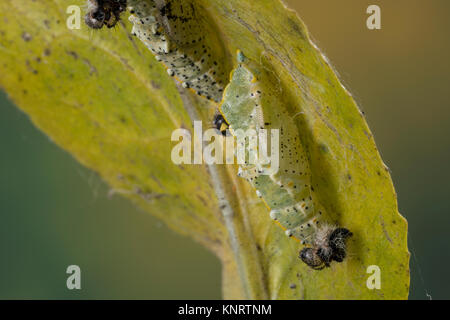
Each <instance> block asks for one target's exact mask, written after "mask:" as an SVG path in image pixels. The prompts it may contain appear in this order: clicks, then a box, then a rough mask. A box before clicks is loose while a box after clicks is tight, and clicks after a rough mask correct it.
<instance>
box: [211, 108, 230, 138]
mask: <svg viewBox="0 0 450 320" xmlns="http://www.w3.org/2000/svg"><path fill="white" fill-rule="evenodd" d="M213 124H214V127H215V128H216V129H217V130H218V131H219V132H220V133H221V134H222V135H223V136H227V135H228V127H229V124H228V123H227V121H226V120H225V118H224V117H223V115H221V114H220V113H217V114H216V115H215V116H214V120H213Z"/></svg>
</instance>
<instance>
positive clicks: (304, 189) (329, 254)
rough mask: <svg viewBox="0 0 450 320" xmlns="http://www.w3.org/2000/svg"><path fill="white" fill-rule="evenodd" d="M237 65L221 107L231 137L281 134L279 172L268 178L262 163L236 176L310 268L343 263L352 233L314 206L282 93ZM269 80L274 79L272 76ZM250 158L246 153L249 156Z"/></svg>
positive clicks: (249, 65)
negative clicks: (246, 183)
mask: <svg viewBox="0 0 450 320" xmlns="http://www.w3.org/2000/svg"><path fill="white" fill-rule="evenodd" d="M237 56H238V66H237V67H236V68H235V69H234V70H233V72H232V74H231V80H230V83H229V84H228V85H227V87H226V88H225V92H224V96H223V101H222V104H221V106H220V107H219V109H220V111H221V113H222V114H223V116H224V118H225V120H226V121H227V122H228V124H229V129H230V132H231V133H232V134H233V135H235V136H236V137H237V138H239V137H238V136H237V135H238V133H239V134H241V133H242V132H248V130H255V131H256V132H257V133H258V132H259V131H260V130H261V129H272V130H273V129H275V130H278V131H279V141H280V145H279V168H278V171H276V173H271V174H268V171H267V170H265V169H266V165H265V164H260V163H258V160H257V161H256V163H253V164H250V163H245V164H242V165H240V167H239V173H238V175H239V176H240V177H242V178H244V179H246V180H248V181H249V183H250V184H251V185H252V186H253V188H255V191H256V194H257V195H258V196H259V197H260V198H262V200H263V201H264V203H265V204H266V206H267V207H268V209H269V210H270V211H269V214H270V217H271V219H272V220H275V221H276V222H277V223H278V224H279V225H280V226H281V227H282V228H283V229H284V230H285V233H286V235H287V236H289V237H293V238H296V239H298V240H300V241H301V242H302V243H303V244H306V245H307V246H308V247H306V248H304V249H303V250H302V251H301V252H300V254H299V257H300V258H301V260H302V261H303V262H305V263H306V264H307V265H309V266H310V267H312V268H314V269H321V268H323V267H326V266H329V265H330V263H331V261H337V262H342V261H343V260H344V258H345V255H346V247H345V245H346V239H347V238H348V237H350V236H351V235H352V234H351V232H350V231H348V230H347V229H345V228H339V227H337V226H334V225H332V224H330V223H329V219H328V217H326V215H325V214H322V209H321V208H320V207H319V206H318V204H317V201H316V199H315V198H316V196H315V194H314V189H313V186H312V183H311V170H310V167H309V162H308V161H309V160H308V157H307V153H306V150H305V148H304V147H303V145H302V143H301V141H300V138H299V135H298V131H297V130H298V129H297V127H296V125H295V123H294V120H293V118H292V117H291V116H290V115H289V114H288V112H287V111H286V110H285V109H284V108H283V105H282V103H281V102H280V93H279V91H278V90H277V88H276V87H274V86H273V82H270V81H267V82H265V83H263V82H262V81H259V78H260V77H261V78H264V79H266V80H267V79H270V78H271V75H270V74H269V73H268V72H267V71H266V70H265V69H264V68H262V67H261V66H259V65H258V64H256V63H254V62H252V61H250V60H249V59H247V58H246V57H245V56H244V55H243V54H242V52H240V51H239V52H238V54H237ZM272 77H273V76H272ZM247 153H248V152H247Z"/></svg>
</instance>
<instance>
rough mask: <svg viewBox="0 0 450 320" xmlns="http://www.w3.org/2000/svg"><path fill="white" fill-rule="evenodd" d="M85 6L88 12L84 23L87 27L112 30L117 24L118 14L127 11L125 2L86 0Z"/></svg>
mask: <svg viewBox="0 0 450 320" xmlns="http://www.w3.org/2000/svg"><path fill="white" fill-rule="evenodd" d="M87 5H88V12H87V13H86V16H85V17H84V21H85V23H86V25H87V26H88V27H90V28H92V29H101V28H102V27H103V26H107V27H108V28H112V27H114V26H115V25H116V24H117V22H119V20H120V14H121V13H122V12H124V11H125V10H126V9H127V0H88V2H87Z"/></svg>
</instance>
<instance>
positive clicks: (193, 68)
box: [128, 0, 229, 102]
mask: <svg viewBox="0 0 450 320" xmlns="http://www.w3.org/2000/svg"><path fill="white" fill-rule="evenodd" d="M128 5H129V8H130V11H131V12H132V14H133V15H131V16H130V21H131V22H132V23H133V30H132V33H133V34H134V35H136V36H137V37H138V38H139V39H140V40H141V41H142V42H143V43H144V44H145V46H146V47H147V48H148V49H149V50H150V51H151V52H152V53H153V54H154V55H155V56H156V59H157V60H159V61H161V62H162V63H164V65H165V66H166V67H167V72H168V74H169V75H170V76H175V77H176V78H177V79H178V80H179V81H180V82H181V83H182V86H183V87H185V88H191V89H192V90H194V91H195V92H196V93H197V94H199V95H201V96H204V97H206V98H208V99H210V100H213V101H216V102H219V101H220V100H221V99H222V94H223V88H224V86H225V84H226V81H227V74H228V72H229V71H228V70H226V68H225V67H224V66H223V65H221V64H219V62H222V63H223V61H227V60H226V59H225V54H224V52H223V50H222V47H221V45H220V43H219V41H217V39H211V38H210V37H206V36H205V30H204V28H205V27H204V23H205V19H204V17H203V16H200V15H199V13H198V12H197V10H196V6H194V5H193V2H192V0H185V1H175V0H158V1H155V0H129V1H128ZM211 29H212V28H211Z"/></svg>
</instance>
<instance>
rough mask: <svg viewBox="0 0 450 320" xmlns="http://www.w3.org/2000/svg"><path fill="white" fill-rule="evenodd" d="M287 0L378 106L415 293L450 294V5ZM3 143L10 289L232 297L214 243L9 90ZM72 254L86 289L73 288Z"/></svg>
mask: <svg viewBox="0 0 450 320" xmlns="http://www.w3.org/2000/svg"><path fill="white" fill-rule="evenodd" d="M286 3H287V4H288V5H289V6H290V7H291V8H294V9H296V10H297V12H298V13H299V15H300V17H301V18H302V19H303V21H304V22H305V24H306V25H307V27H308V28H309V30H310V32H311V34H312V36H313V38H314V39H315V42H316V44H317V45H318V46H319V47H320V48H321V49H322V50H323V51H324V52H325V54H326V55H327V56H328V58H329V59H330V61H331V63H332V64H333V65H334V66H335V68H336V70H337V72H338V73H339V74H340V76H341V79H342V81H343V83H344V85H345V86H346V87H347V88H348V89H349V90H350V91H351V92H352V93H353V95H354V97H355V99H356V101H357V102H358V103H359V105H360V108H361V109H362V110H363V111H364V112H365V114H366V119H367V122H368V123H369V126H370V128H371V130H372V132H373V134H374V136H375V140H376V142H377V145H378V148H379V150H380V152H381V155H382V157H383V159H384V161H385V163H386V165H387V166H388V167H389V168H390V169H391V171H392V173H391V174H392V178H393V181H394V185H395V187H396V191H397V194H398V201H399V209H400V212H401V213H402V214H403V215H404V216H405V217H406V218H407V219H408V222H409V249H410V251H411V254H412V256H411V293H410V298H412V299H427V298H428V296H427V294H429V295H431V296H432V297H433V299H448V298H450V293H448V291H449V290H450V275H449V274H448V272H447V269H448V265H449V264H450V203H449V201H448V198H449V192H450V170H449V165H450V90H449V89H450V88H449V84H450V61H449V52H450V42H449V38H450V20H449V19H448V13H449V12H450V10H449V9H450V1H448V0H429V1H424V0H397V1H389V0H384V1H380V0H378V1H376V0H373V1H364V0H342V1H335V0H314V1H313V0H308V1H307V0H287V1H286ZM370 4H377V5H379V6H380V8H381V21H382V29H381V30H374V31H371V30H368V29H367V28H366V22H365V21H366V18H367V16H368V15H367V14H366V8H367V7H368V6H369V5H370ZM0 145H1V150H2V154H1V156H0V177H1V183H0V213H1V221H0V298H3V299H5V298H12V299H15V298H25V299H31V298H40V299H58V298H60V299H78V298H86V299H108V298H109V299H115V298H125V299H130V298H135V299H220V298H221V268H220V264H219V261H218V260H217V259H216V258H215V257H214V256H213V255H212V254H211V253H210V252H208V251H207V250H206V249H204V248H203V247H201V246H199V245H197V244H196V243H194V242H193V241H191V240H189V239H186V238H185V237H182V236H179V235H177V234H175V233H174V232H172V231H170V230H168V228H167V227H165V226H164V225H163V224H161V223H159V222H158V221H157V220H156V219H155V218H153V217H151V216H149V215H148V214H146V213H144V212H141V211H139V210H138V209H136V208H135V207H133V206H132V205H131V204H130V203H129V202H128V201H126V200H124V199H122V198H120V197H118V196H113V197H108V187H107V186H106V185H105V184H104V183H103V182H102V181H101V180H100V179H99V177H98V176H97V175H96V174H95V173H93V172H90V171H89V170H87V169H85V168H83V167H81V166H80V165H79V164H78V163H76V162H75V160H74V159H73V158H72V157H71V156H70V155H69V154H67V153H66V152H64V151H63V150H61V149H59V148H58V147H56V146H55V145H54V144H53V143H52V142H51V141H50V140H49V139H48V138H47V137H46V136H44V135H43V134H42V133H41V132H39V131H38V130H37V129H36V128H34V126H33V125H32V124H31V123H30V121H29V119H28V117H27V116H26V115H24V114H23V113H22V112H20V111H19V110H18V109H16V108H15V107H14V105H13V104H12V103H11V102H9V101H8V100H7V97H6V95H5V93H3V92H0ZM71 264H76V265H79V266H80V267H81V270H82V290H80V291H77V290H74V291H69V290H67V289H66V278H67V275H66V273H65V270H66V268H67V266H68V265H71ZM382 281H383V280H382Z"/></svg>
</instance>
